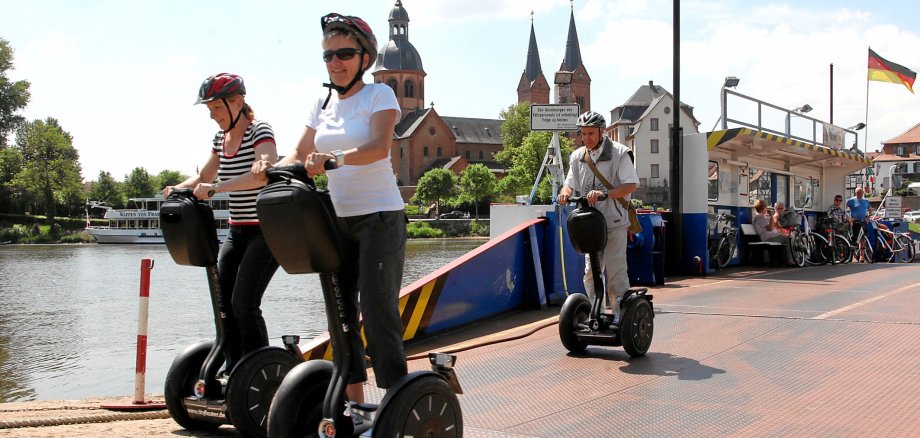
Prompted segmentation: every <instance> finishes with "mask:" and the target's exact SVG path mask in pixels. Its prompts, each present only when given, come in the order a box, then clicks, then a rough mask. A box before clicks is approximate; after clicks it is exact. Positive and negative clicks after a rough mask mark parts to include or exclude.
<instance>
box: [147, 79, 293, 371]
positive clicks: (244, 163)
mask: <svg viewBox="0 0 920 438" xmlns="http://www.w3.org/2000/svg"><path fill="white" fill-rule="evenodd" d="M245 95H246V87H245V86H244V84H243V78H241V77H239V76H237V75H234V74H229V73H218V74H216V75H214V76H211V77H209V78H207V79H205V81H204V82H203V83H202V84H201V89H200V90H199V91H198V101H197V102H195V103H196V104H198V103H203V104H205V105H207V107H208V110H209V111H210V114H211V119H212V120H214V121H215V122H217V125H218V126H219V127H220V130H219V131H218V132H217V134H216V135H214V141H213V145H212V147H211V155H210V156H209V157H208V161H207V162H205V164H204V166H202V167H201V171H200V172H199V173H198V175H194V176H192V177H190V178H188V179H187V180H185V181H183V182H182V183H181V184H179V185H176V186H169V187H166V188H165V189H163V195H164V196H168V195H169V192H171V191H172V189H174V188H193V189H194V193H195V196H197V197H198V198H199V199H207V198H209V197H211V196H214V194H215V193H220V192H228V193H229V195H230V233H229V234H228V235H227V239H226V240H225V241H224V243H223V245H221V248H220V255H219V257H218V262H217V269H218V272H219V277H220V290H221V291H222V292H223V294H224V295H223V296H224V299H225V300H227V301H228V302H229V303H230V307H229V309H228V310H229V312H228V313H229V315H228V321H229V324H227V326H228V327H227V335H228V339H227V340H228V343H227V344H228V348H229V354H230V362H231V363H233V362H236V361H237V360H239V359H240V358H241V357H242V356H243V355H244V354H245V353H248V352H250V351H254V350H256V349H258V348H261V347H264V346H267V345H268V330H267V329H266V327H265V319H264V318H262V310H261V309H260V306H261V303H262V295H263V294H264V293H265V288H266V287H268V282H269V281H270V280H271V278H272V276H273V275H274V274H275V271H276V270H277V269H278V262H277V261H275V258H274V257H273V256H272V253H271V251H270V250H269V249H268V245H266V243H265V239H264V238H263V237H262V230H261V228H260V227H259V219H258V216H257V215H256V195H258V193H259V191H260V190H261V189H262V187H263V185H264V182H260V181H259V180H258V179H257V178H255V177H254V176H253V175H252V174H251V172H250V169H251V167H252V164H253V163H254V162H255V161H268V162H271V163H274V162H275V161H277V160H278V153H277V150H276V147H275V135H274V133H273V132H272V127H271V126H270V125H269V124H268V123H265V122H263V121H259V120H256V119H255V114H254V112H253V110H252V108H251V107H250V106H249V105H248V104H247V103H246V101H245ZM215 177H216V179H217V181H216V182H215Z"/></svg>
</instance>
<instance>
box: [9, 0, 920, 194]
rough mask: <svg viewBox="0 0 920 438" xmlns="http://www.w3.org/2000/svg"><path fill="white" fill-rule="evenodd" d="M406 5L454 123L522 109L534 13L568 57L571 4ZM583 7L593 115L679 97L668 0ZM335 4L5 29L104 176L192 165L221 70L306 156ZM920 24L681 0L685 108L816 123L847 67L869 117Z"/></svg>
mask: <svg viewBox="0 0 920 438" xmlns="http://www.w3.org/2000/svg"><path fill="white" fill-rule="evenodd" d="M394 4H395V0H358V1H351V0H343V1H339V2H336V3H335V8H334V10H335V11H336V12H340V13H343V14H348V15H359V16H361V17H362V18H364V19H365V20H366V21H368V23H369V24H370V25H371V27H372V28H373V29H374V31H375V33H376V34H377V35H378V38H379V39H381V40H382V39H385V38H386V35H387V17H388V14H389V11H390V9H391V8H392V7H393V5H394ZM403 5H404V7H405V8H406V10H407V12H408V13H409V18H410V20H411V21H410V24H409V39H410V41H411V42H412V43H413V44H414V45H415V47H416V48H417V49H418V51H419V53H420V55H421V58H422V62H423V65H424V69H425V71H426V73H427V77H426V90H425V99H426V101H428V102H432V101H433V102H434V103H435V108H436V110H437V111H438V113H440V114H441V115H444V116H454V117H482V118H498V115H499V112H500V111H501V110H502V109H504V108H507V107H508V106H509V105H511V104H513V103H515V102H516V100H517V94H516V92H515V89H516V87H517V83H518V80H519V79H520V76H521V73H522V71H523V69H524V65H525V60H526V55H527V43H528V38H529V34H530V25H531V15H530V13H531V11H533V12H534V16H533V17H534V26H535V29H536V35H537V43H538V45H539V48H540V56H541V61H542V65H543V71H544V74H545V75H546V76H547V79H549V80H550V81H551V80H552V72H554V71H555V70H556V69H557V68H558V67H559V65H560V62H561V60H562V56H563V52H564V49H565V40H566V31H567V27H568V22H569V11H570V9H569V8H570V2H569V1H568V0H465V1H433V0H404V1H403ZM574 6H575V20H576V25H577V28H578V35H579V41H580V44H581V51H582V58H583V59H584V62H585V65H586V67H587V69H588V73H589V74H590V75H591V78H592V80H593V82H592V96H591V102H592V106H593V108H592V109H594V110H595V111H599V112H601V113H602V114H605V115H608V114H609V111H610V110H611V109H612V108H614V107H616V106H618V105H620V104H622V103H623V102H624V101H625V100H626V99H627V98H629V96H631V95H632V94H633V92H635V90H636V89H637V88H638V87H639V86H641V85H643V84H647V83H648V81H650V80H652V81H654V82H655V83H656V84H658V85H661V86H664V87H665V88H666V89H668V90H672V91H673V86H672V72H671V57H672V55H671V41H672V33H671V23H672V21H671V20H672V19H671V10H672V3H671V2H670V1H661V0H647V1H642V0H633V1H628V0H615V1H602V0H585V1H578V0H576V1H575V2H574ZM331 11H332V10H330V6H329V3H328V2H318V1H304V0H266V1H264V2H252V1H250V2H241V1H236V0H224V1H219V2H202V1H188V0H185V1H178V0H159V1H143V0H117V1H115V0H113V1H103V0H86V1H79V2H75V1H68V0H34V1H29V2H23V1H18V2H4V5H3V15H2V16H0V37H2V38H5V39H7V40H9V41H10V43H11V44H12V46H13V48H14V50H15V59H14V65H15V67H16V69H15V70H13V71H11V72H9V73H8V74H9V76H10V77H11V79H13V80H18V79H27V80H28V81H30V82H31V84H32V88H31V91H32V101H31V103H30V105H29V107H28V108H27V109H26V110H25V111H24V114H25V116H26V117H28V118H30V119H35V118H45V117H49V116H51V117H55V118H57V119H59V120H60V121H61V123H62V125H63V126H64V129H65V130H67V131H69V132H70V133H71V134H73V136H74V145H75V146H76V148H77V149H78V151H79V152H80V157H81V158H80V161H81V164H82V166H83V177H84V179H85V180H93V179H96V177H97V176H98V174H99V171H100V170H105V171H108V172H111V173H112V174H113V176H115V177H116V178H117V179H122V178H123V177H124V176H125V175H126V174H127V173H129V172H130V171H131V169H133V168H134V167H137V166H143V167H145V168H146V169H147V170H148V171H150V172H151V173H157V172H159V171H160V170H163V169H171V170H179V171H182V172H184V173H187V174H190V173H193V172H194V171H195V169H196V167H197V166H199V165H200V164H201V163H203V162H204V160H205V159H206V158H207V156H208V155H207V154H208V153H209V152H208V148H209V147H210V139H211V138H212V136H213V134H214V132H215V130H216V125H215V124H214V122H212V121H211V120H210V119H209V118H208V114H207V110H206V109H205V108H203V107H201V106H194V105H192V103H193V102H194V100H195V96H196V93H197V90H198V86H199V84H200V83H201V81H202V80H203V79H204V78H205V77H207V76H209V75H210V74H213V73H216V72H221V71H229V72H234V73H238V74H240V75H242V76H243V77H244V78H245V80H246V85H247V89H248V92H249V94H248V96H247V101H248V102H249V103H250V104H251V105H252V106H253V107H254V108H255V110H256V114H257V116H258V117H259V118H260V119H263V120H266V121H268V122H269V123H271V124H272V125H273V126H274V128H275V134H276V138H277V141H278V147H279V152H280V153H282V154H286V153H288V152H289V151H291V150H292V149H293V147H294V145H295V144H296V142H297V139H298V138H299V135H300V133H301V132H302V130H303V124H304V121H305V117H306V113H307V111H308V108H309V107H310V102H312V99H313V97H314V96H316V95H318V94H320V93H325V89H323V88H321V84H322V82H324V81H325V80H326V79H327V78H326V75H325V68H324V65H323V63H322V61H321V59H320V52H321V48H320V29H319V17H321V16H322V15H324V14H325V13H328V12H331ZM916 16H917V14H916V7H915V5H914V4H913V3H910V2H907V1H885V2H860V1H823V0H822V1H808V2H787V3H783V2H770V1H757V2H751V1H703V0H700V1H683V2H681V59H682V62H681V100H683V101H684V102H685V103H687V104H689V105H692V106H694V107H695V115H696V117H697V119H698V120H699V121H700V122H701V125H700V129H701V131H708V130H710V129H711V128H712V126H713V125H714V124H715V123H716V120H717V118H718V117H719V111H720V109H719V88H720V86H721V85H722V81H723V78H724V77H725V76H737V77H739V78H741V84H740V85H739V87H738V88H737V91H739V92H741V93H743V94H746V95H749V96H752V97H754V98H757V99H761V100H764V101H767V102H770V103H772V104H775V105H778V106H781V107H785V108H790V109H791V108H795V107H798V106H800V105H802V104H804V103H808V104H810V105H811V106H812V107H814V111H812V112H811V113H809V115H810V116H812V117H815V118H817V119H820V120H825V121H827V120H828V119H829V110H830V104H829V100H830V97H829V95H830V91H829V64H831V63H833V64H834V121H835V123H836V124H838V125H841V126H844V127H846V126H850V125H854V124H856V123H857V122H861V121H864V120H865V119H866V61H867V48H868V47H869V46H871V47H872V48H873V50H875V51H876V52H877V53H878V54H879V55H881V56H883V57H885V58H887V59H888V60H890V61H893V62H897V63H899V64H902V65H904V66H906V67H908V68H911V69H912V70H914V71H918V70H920V25H918V24H917V22H916V19H915V17H916ZM911 17H914V19H913V20H912V19H911ZM365 79H366V80H368V81H370V80H371V77H370V75H369V74H368V76H366V77H365ZM917 88H920V84H917ZM868 107H869V117H868V124H869V128H868V135H869V143H868V144H869V145H870V147H869V149H870V150H873V149H874V148H875V147H874V146H873V145H877V144H878V143H879V142H881V141H884V140H887V139H890V138H892V137H894V136H897V135H898V134H900V133H902V132H903V131H905V130H907V129H909V128H910V127H912V126H914V125H915V124H917V123H918V122H920V100H918V97H917V95H915V94H911V93H910V92H909V91H908V90H907V89H906V88H905V87H903V86H901V85H896V84H888V83H882V82H872V83H870V86H869V105H868ZM864 142H865V139H864V138H863V135H862V134H861V135H860V143H861V144H863V143H864Z"/></svg>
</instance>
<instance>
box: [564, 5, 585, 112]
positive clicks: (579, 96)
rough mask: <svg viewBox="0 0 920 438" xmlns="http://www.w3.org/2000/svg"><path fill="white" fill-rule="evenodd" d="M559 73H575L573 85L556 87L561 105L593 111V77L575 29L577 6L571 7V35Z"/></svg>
mask: <svg viewBox="0 0 920 438" xmlns="http://www.w3.org/2000/svg"><path fill="white" fill-rule="evenodd" d="M559 71H570V72H573V76H572V83H571V84H569V85H556V95H557V96H559V103H577V104H578V106H579V111H581V112H585V111H590V110H591V76H589V75H588V70H586V69H585V65H584V64H583V63H582V62H581V48H580V47H579V46H578V31H577V30H576V29H575V6H574V5H572V6H571V15H570V16H569V35H568V39H567V40H566V42H565V57H564V58H563V59H562V65H561V66H559Z"/></svg>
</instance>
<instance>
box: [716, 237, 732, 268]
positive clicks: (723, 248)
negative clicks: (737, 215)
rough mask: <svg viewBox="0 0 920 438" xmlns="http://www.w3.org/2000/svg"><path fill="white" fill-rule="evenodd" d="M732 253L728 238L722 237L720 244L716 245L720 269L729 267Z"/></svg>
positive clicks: (717, 263)
mask: <svg viewBox="0 0 920 438" xmlns="http://www.w3.org/2000/svg"><path fill="white" fill-rule="evenodd" d="M732 252H733V251H732V244H731V242H729V241H728V236H722V237H720V238H719V243H718V244H716V254H715V261H716V265H717V266H718V267H719V268H724V267H726V266H728V262H730V261H731V260H732Z"/></svg>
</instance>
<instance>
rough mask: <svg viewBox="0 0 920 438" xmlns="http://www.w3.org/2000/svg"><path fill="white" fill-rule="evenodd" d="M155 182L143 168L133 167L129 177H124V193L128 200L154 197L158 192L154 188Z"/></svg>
mask: <svg viewBox="0 0 920 438" xmlns="http://www.w3.org/2000/svg"><path fill="white" fill-rule="evenodd" d="M155 184H156V181H154V178H151V177H150V174H148V173H147V169H144V168H143V167H135V168H134V170H132V171H131V173H130V174H129V175H127V176H126V177H125V183H124V193H125V197H128V198H147V197H151V196H154V195H155V194H156V193H158V192H159V191H158V190H157V187H156V186H155Z"/></svg>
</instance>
